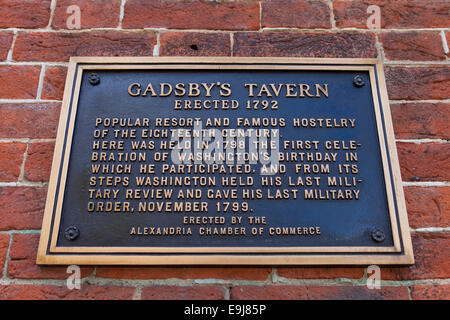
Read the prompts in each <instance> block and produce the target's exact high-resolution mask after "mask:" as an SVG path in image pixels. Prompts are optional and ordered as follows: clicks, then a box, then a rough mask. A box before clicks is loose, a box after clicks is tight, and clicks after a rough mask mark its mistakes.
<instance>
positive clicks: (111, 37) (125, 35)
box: [13, 31, 156, 62]
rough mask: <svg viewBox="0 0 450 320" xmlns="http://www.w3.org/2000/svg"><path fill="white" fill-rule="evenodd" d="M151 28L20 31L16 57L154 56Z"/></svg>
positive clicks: (55, 58)
mask: <svg viewBox="0 0 450 320" xmlns="http://www.w3.org/2000/svg"><path fill="white" fill-rule="evenodd" d="M155 43H156V37H155V35H154V34H153V33H152V32H145V31H142V32H116V31H103V32H100V31H96V32H77V33H66V32H51V33H50V32H33V33H21V34H19V35H18V36H17V40H16V43H15V45H14V51H13V58H14V59H15V60H17V61H64V62H67V61H68V60H69V57H70V56H151V55H152V54H153V46H154V45H155Z"/></svg>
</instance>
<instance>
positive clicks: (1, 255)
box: [0, 234, 9, 277]
mask: <svg viewBox="0 0 450 320" xmlns="http://www.w3.org/2000/svg"><path fill="white" fill-rule="evenodd" d="M8 246H9V235H7V234H0V277H1V276H2V275H3V267H4V265H5V261H6V254H7V252H8Z"/></svg>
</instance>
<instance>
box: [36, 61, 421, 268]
mask: <svg viewBox="0 0 450 320" xmlns="http://www.w3.org/2000/svg"><path fill="white" fill-rule="evenodd" d="M413 261H414V258H413V253H412V246H411V239H410V234H409V226H408V220H407V214H406V209H405V201H404V195H403V189H402V182H401V177H400V170H399V164H398V159H397V152H396V147H395V140H394V133H393V129H392V122H391V118H390V110H389V103H388V97H387V92H386V85H385V80H384V74H383V68H382V65H381V63H380V62H379V61H378V60H373V59H291V58H289V59H285V58H271V59H266V58H104V57H102V58H92V57H91V58H82V57H76V58H72V59H71V60H70V64H69V69H68V75H67V80H66V87H65V93H64V100H63V104H62V110H61V116H60V122H59V128H58V136H57V141H56V146H55V153H54V158H53V167H52V173H51V178H50V183H49V188H48V196H47V202H46V208H45V216H44V221H43V227H42V233H41V240H40V245H39V253H38V258H37V263H38V264H120V265H131V264H247V265H248V264H255V265H256V264H259V265H261V264H263V265H274V264H310V265H313V264H327V265H336V264H412V263H413Z"/></svg>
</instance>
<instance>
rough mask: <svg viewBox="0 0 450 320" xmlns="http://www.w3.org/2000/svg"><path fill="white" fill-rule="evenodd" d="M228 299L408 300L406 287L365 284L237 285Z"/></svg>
mask: <svg viewBox="0 0 450 320" xmlns="http://www.w3.org/2000/svg"><path fill="white" fill-rule="evenodd" d="M230 299H233V300H234V299H236V300H408V299H409V296H408V289H407V288H406V287H381V289H373V290H371V289H368V288H367V287H366V286H293V285H266V286H237V287H233V288H231V292H230Z"/></svg>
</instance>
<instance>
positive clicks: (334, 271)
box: [277, 267, 364, 279]
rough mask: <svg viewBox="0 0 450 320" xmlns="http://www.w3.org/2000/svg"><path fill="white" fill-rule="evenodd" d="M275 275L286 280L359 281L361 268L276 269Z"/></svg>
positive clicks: (361, 274) (361, 272) (362, 271)
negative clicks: (342, 279)
mask: <svg viewBox="0 0 450 320" xmlns="http://www.w3.org/2000/svg"><path fill="white" fill-rule="evenodd" d="M277 274H278V276H280V277H283V278H287V279H337V278H346V279H361V278H362V277H363V275H364V268H362V267H278V268H277Z"/></svg>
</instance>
